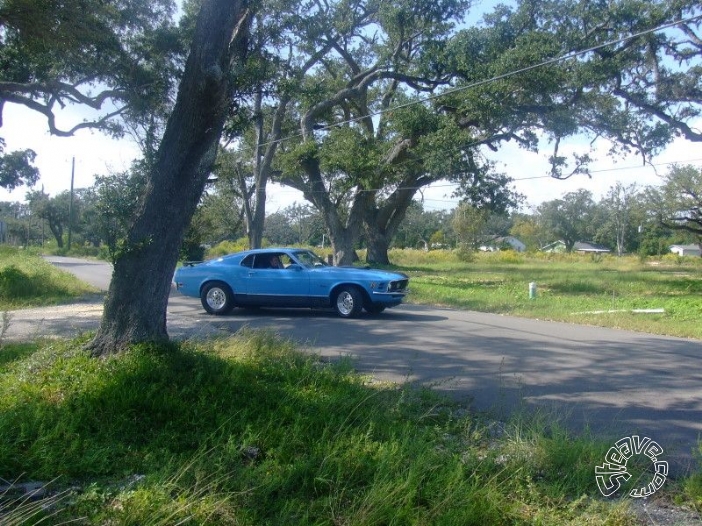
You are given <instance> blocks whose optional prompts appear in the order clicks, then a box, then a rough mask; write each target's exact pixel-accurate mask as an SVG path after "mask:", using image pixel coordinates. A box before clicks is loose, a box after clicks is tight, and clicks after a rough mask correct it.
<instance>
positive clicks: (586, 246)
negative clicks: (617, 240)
mask: <svg viewBox="0 0 702 526" xmlns="http://www.w3.org/2000/svg"><path fill="white" fill-rule="evenodd" d="M573 251H574V252H584V253H586V254H607V253H609V252H611V250H610V249H608V248H607V247H605V246H603V245H598V244H596V243H590V242H588V241H577V242H576V243H575V245H574V246H573Z"/></svg>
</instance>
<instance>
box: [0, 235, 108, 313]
mask: <svg viewBox="0 0 702 526" xmlns="http://www.w3.org/2000/svg"><path fill="white" fill-rule="evenodd" d="M91 292H95V289H94V288H93V287H91V286H90V285H87V284H85V283H83V282H81V281H79V280H78V279H76V278H75V277H74V276H73V275H72V274H70V273H68V272H64V271H62V270H60V269H57V268H56V267H55V266H54V265H51V264H50V263H47V262H46V261H44V260H43V259H42V258H41V257H40V256H39V255H38V254H36V253H32V252H27V251H25V250H21V249H17V248H14V247H7V246H0V310H9V309H19V308H25V307H35V306H43V305H52V304H58V303H65V302H67V301H70V300H73V299H76V298H79V297H80V296H83V295H85V294H88V293H91Z"/></svg>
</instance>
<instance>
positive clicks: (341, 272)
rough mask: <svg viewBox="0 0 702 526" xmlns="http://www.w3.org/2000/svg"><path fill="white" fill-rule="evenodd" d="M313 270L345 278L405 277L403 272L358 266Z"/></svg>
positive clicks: (376, 278) (381, 279)
mask: <svg viewBox="0 0 702 526" xmlns="http://www.w3.org/2000/svg"><path fill="white" fill-rule="evenodd" d="M313 271H314V272H316V273H320V274H325V275H329V276H339V277H340V278H341V277H343V278H345V279H358V280H364V279H369V280H376V281H393V280H398V279H407V276H406V275H405V274H400V273H398V272H389V271H386V270H379V269H372V268H371V269H366V268H359V267H318V268H315V269H313Z"/></svg>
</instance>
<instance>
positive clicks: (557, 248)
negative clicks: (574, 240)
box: [540, 241, 566, 252]
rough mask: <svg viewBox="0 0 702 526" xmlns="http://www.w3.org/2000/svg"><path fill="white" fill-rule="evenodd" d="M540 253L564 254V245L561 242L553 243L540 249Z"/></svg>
mask: <svg viewBox="0 0 702 526" xmlns="http://www.w3.org/2000/svg"><path fill="white" fill-rule="evenodd" d="M540 250H541V252H565V251H566V244H565V242H563V241H554V242H553V243H549V244H548V245H546V246H543V247H541V249H540Z"/></svg>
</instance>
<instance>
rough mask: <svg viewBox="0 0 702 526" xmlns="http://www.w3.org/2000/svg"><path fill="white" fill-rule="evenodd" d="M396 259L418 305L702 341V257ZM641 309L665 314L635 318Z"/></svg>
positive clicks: (409, 254)
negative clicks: (534, 289) (532, 292)
mask: <svg viewBox="0 0 702 526" xmlns="http://www.w3.org/2000/svg"><path fill="white" fill-rule="evenodd" d="M390 259H391V261H392V262H393V263H394V264H395V266H396V267H397V268H399V269H402V270H404V271H405V272H407V273H408V274H409V275H410V278H411V281H410V289H411V294H410V296H408V301H410V302H413V303H422V304H433V305H443V306H450V307H455V308H460V309H469V310H476V311H482V312H494V313H501V314H510V315H515V316H522V317H527V318H538V319H546V320H554V321H564V322H569V323H578V324H590V325H598V326H603V327H614V328H622V329H629V330H637V331H644V332H650V333H654V334H667V335H672V336H680V337H688V338H697V339H702V324H701V323H700V321H699V320H700V319H702V300H701V299H700V298H702V259H701V258H677V257H668V256H666V257H664V258H662V259H660V260H657V261H641V260H640V259H639V258H635V257H623V258H617V257H614V256H604V257H592V256H589V255H577V254H564V255H538V254H537V255H526V254H517V253H514V252H500V253H488V254H476V255H475V256H474V257H473V259H472V261H468V262H461V261H460V260H459V259H458V256H457V255H456V254H454V253H451V252H444V251H441V252H439V251H437V252H428V253H426V252H425V253H422V252H419V251H408V250H403V251H399V250H398V251H393V252H391V254H390ZM531 282H535V283H536V284H537V296H536V298H534V299H530V298H529V283H531ZM643 309H663V310H664V312H663V313H660V314H650V313H647V314H643V313H633V312H631V311H632V310H643ZM593 311H596V313H593ZM598 311H605V312H598ZM610 311H614V312H610ZM620 311H624V312H620Z"/></svg>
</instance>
